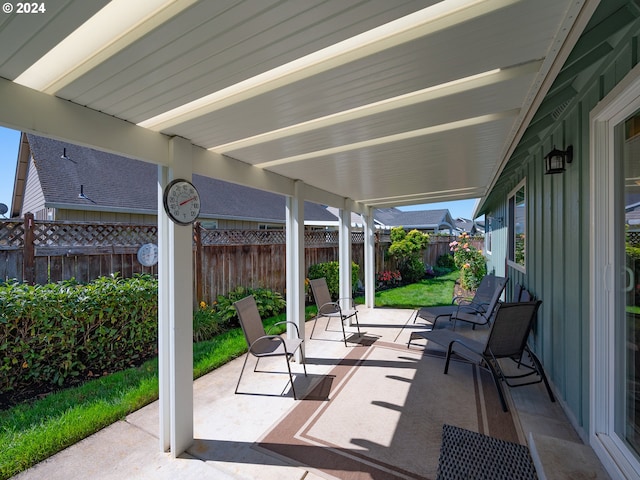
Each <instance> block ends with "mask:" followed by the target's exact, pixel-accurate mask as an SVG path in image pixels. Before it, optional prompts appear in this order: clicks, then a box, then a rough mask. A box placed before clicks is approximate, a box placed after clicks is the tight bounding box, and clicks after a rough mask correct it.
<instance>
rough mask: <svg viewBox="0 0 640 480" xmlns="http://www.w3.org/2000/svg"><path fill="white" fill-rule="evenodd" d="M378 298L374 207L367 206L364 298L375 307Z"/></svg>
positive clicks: (367, 304)
mask: <svg viewBox="0 0 640 480" xmlns="http://www.w3.org/2000/svg"><path fill="white" fill-rule="evenodd" d="M375 298H376V241H375V228H374V223H373V208H371V207H367V213H366V215H364V300H365V305H366V306H367V307H368V308H374V306H375Z"/></svg>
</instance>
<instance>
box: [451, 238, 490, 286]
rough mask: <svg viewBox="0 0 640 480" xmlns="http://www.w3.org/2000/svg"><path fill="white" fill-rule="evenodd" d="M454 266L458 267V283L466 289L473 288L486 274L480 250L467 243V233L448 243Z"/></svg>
mask: <svg viewBox="0 0 640 480" xmlns="http://www.w3.org/2000/svg"><path fill="white" fill-rule="evenodd" d="M449 246H450V248H451V251H452V252H453V258H454V261H455V264H456V267H458V268H459V269H460V284H461V285H462V287H463V288H465V289H467V290H475V289H476V288H478V285H480V281H481V280H482V278H483V277H484V276H485V275H486V274H487V263H486V260H485V258H484V256H483V255H482V252H481V251H480V250H478V249H477V248H475V247H474V246H473V245H471V244H470V243H469V235H468V234H467V233H463V234H462V235H460V238H459V241H453V242H451V243H450V244H449Z"/></svg>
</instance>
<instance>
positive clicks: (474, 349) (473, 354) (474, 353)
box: [447, 338, 483, 362]
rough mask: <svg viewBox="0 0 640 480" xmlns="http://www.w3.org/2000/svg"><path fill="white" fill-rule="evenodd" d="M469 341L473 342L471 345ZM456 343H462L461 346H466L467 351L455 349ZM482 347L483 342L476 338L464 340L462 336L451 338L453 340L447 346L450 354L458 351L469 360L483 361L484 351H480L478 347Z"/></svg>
mask: <svg viewBox="0 0 640 480" xmlns="http://www.w3.org/2000/svg"><path fill="white" fill-rule="evenodd" d="M467 342H468V343H471V345H469V344H468V343H467ZM454 344H457V345H460V346H461V347H463V348H464V350H465V351H462V352H461V351H460V350H454ZM482 347H483V346H482V344H480V343H479V342H477V341H476V340H473V339H464V340H463V339H461V338H456V339H455V340H451V342H449V347H448V348H447V351H448V353H449V354H451V353H456V354H458V355H460V356H462V357H464V358H466V359H467V360H471V361H474V362H480V361H482V351H478V349H482ZM465 353H466V355H465Z"/></svg>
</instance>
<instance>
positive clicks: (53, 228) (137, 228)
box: [0, 220, 364, 249]
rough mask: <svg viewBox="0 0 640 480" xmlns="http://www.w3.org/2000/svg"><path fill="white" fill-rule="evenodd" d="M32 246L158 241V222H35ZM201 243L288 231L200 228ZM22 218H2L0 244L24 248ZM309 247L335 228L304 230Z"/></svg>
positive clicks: (276, 240) (277, 241) (282, 238)
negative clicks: (143, 223) (133, 223)
mask: <svg viewBox="0 0 640 480" xmlns="http://www.w3.org/2000/svg"><path fill="white" fill-rule="evenodd" d="M32 233H33V245H34V247H36V248H39V247H89V246H91V247H137V246H140V245H142V244H145V243H157V241H158V228H157V226H156V225H131V224H118V223H112V224H104V223H91V222H76V223H70V222H48V221H42V220H35V221H33V227H32ZM200 235H201V241H202V245H284V244H286V242H287V234H286V231H285V230H206V229H204V228H200ZM24 236H25V224H24V222H23V221H0V247H3V248H12V249H14V248H23V247H24ZM304 241H305V245H307V246H314V247H322V246H329V245H331V246H334V245H337V244H338V242H339V232H337V231H335V230H317V231H305V233H304ZM351 241H352V243H364V233H363V232H351Z"/></svg>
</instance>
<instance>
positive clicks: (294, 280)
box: [286, 181, 305, 361]
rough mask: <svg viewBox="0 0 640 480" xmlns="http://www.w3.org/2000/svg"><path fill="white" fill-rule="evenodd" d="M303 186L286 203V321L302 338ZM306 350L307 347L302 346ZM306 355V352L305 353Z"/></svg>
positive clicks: (303, 320) (289, 330) (303, 331)
mask: <svg viewBox="0 0 640 480" xmlns="http://www.w3.org/2000/svg"><path fill="white" fill-rule="evenodd" d="M303 190H304V183H303V182H301V181H296V182H295V186H294V196H293V197H287V201H286V214H287V218H286V222H287V223H286V229H287V232H286V233H287V248H286V271H287V293H286V299H287V320H288V321H292V322H294V323H295V324H296V325H297V326H298V330H299V332H300V337H301V338H304V335H305V330H304V327H305V318H304V279H305V260H304V195H303ZM287 335H288V336H289V337H292V336H293V335H294V331H293V328H292V327H291V326H287ZM302 348H303V349H304V344H303V345H302ZM303 353H304V352H303ZM296 355H297V357H296V361H300V360H301V358H300V353H297V354H296Z"/></svg>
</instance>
